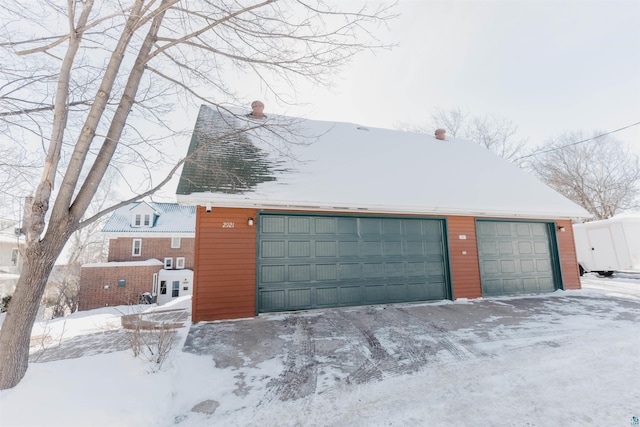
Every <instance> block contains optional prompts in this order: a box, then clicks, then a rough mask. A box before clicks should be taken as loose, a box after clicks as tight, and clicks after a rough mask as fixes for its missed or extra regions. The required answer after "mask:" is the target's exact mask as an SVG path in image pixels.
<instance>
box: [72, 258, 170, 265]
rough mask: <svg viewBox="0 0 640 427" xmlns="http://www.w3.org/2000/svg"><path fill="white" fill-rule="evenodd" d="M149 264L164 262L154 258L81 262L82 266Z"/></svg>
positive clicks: (161, 263)
mask: <svg viewBox="0 0 640 427" xmlns="http://www.w3.org/2000/svg"><path fill="white" fill-rule="evenodd" d="M149 265H164V263H163V262H162V261H160V260H157V259H155V258H151V259H148V260H146V261H110V262H94V263H89V264H82V267H143V266H149Z"/></svg>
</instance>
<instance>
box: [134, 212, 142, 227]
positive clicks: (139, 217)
mask: <svg viewBox="0 0 640 427" xmlns="http://www.w3.org/2000/svg"><path fill="white" fill-rule="evenodd" d="M141 223H142V215H140V214H136V216H135V218H134V220H133V225H135V226H136V227H140V224H141Z"/></svg>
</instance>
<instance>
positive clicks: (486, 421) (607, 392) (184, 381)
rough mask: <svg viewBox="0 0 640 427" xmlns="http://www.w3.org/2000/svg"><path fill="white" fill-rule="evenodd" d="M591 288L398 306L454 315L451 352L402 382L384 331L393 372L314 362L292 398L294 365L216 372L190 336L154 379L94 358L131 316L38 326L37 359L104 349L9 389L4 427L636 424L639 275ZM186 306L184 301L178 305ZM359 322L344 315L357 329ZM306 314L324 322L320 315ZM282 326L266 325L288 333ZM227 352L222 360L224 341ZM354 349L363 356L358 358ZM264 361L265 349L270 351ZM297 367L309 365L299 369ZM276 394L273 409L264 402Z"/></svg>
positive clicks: (93, 315) (99, 315)
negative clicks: (305, 386) (63, 351)
mask: <svg viewBox="0 0 640 427" xmlns="http://www.w3.org/2000/svg"><path fill="white" fill-rule="evenodd" d="M582 283H583V289H582V290H580V291H568V292H562V291H560V292H555V293H553V294H547V295H543V296H536V297H533V298H532V297H531V296H525V297H518V298H497V299H492V300H470V301H457V302H443V303H429V304H424V305H423V306H416V305H401V307H400V310H401V311H403V312H409V311H411V310H414V311H413V312H414V313H416V312H417V311H415V310H418V309H419V310H422V311H421V313H422V314H423V315H424V316H431V315H432V314H433V315H434V316H435V317H438V316H439V315H440V314H439V313H442V312H444V311H451V310H453V311H454V312H455V313H457V315H458V316H460V322H459V324H458V325H455V327H451V328H450V330H449V332H450V333H449V334H448V335H447V339H446V340H445V341H446V342H445V344H446V345H445V347H448V348H447V349H446V350H448V351H444V350H443V351H440V352H438V353H437V354H434V357H433V361H432V362H430V363H427V364H425V365H424V366H422V367H420V368H419V369H417V370H414V371H413V372H405V371H403V370H402V369H396V368H393V367H389V366H390V365H388V363H393V362H394V361H402V360H404V359H403V358H402V357H401V356H402V355H399V354H398V349H397V348H396V347H394V345H395V344H396V343H395V342H394V341H393V339H392V338H393V334H392V332H402V330H401V328H402V325H386V326H385V327H383V328H378V329H375V330H373V329H372V330H373V331H374V332H375V333H374V334H373V335H372V336H367V339H368V340H369V341H372V340H373V341H375V342H378V343H379V344H380V345H381V350H380V351H383V352H384V354H386V355H390V356H389V357H387V359H385V358H384V357H383V356H380V357H375V356H376V355H375V354H371V355H370V356H372V357H371V360H373V361H374V362H375V361H376V360H377V361H378V362H379V363H380V364H381V365H383V364H384V363H387V365H386V366H387V368H388V369H382V368H381V370H380V372H382V375H380V376H378V377H376V378H373V379H371V380H369V381H360V382H358V381H344V379H345V376H342V377H341V372H340V371H339V370H338V369H337V368H335V361H333V362H332V363H333V365H332V364H331V363H329V362H330V361H327V360H323V359H322V357H321V356H320V355H316V356H314V357H315V360H313V361H311V362H310V363H308V364H309V365H313V366H312V367H313V368H314V369H316V370H317V372H316V377H314V378H315V379H314V381H315V382H316V383H317V385H315V386H314V388H313V389H310V390H307V392H306V393H303V394H301V395H299V396H295V395H289V396H288V398H284V397H283V396H284V395H283V394H280V395H275V394H273V390H272V389H273V388H274V385H275V384H277V379H278V378H281V377H283V375H284V376H286V374H287V372H285V371H286V370H287V369H289V368H290V365H291V364H290V363H289V362H291V361H287V360H284V359H285V358H283V357H269V355H268V354H263V355H262V356H264V357H261V358H258V359H259V360H255V359H256V358H255V357H253V359H254V360H251V361H250V360H248V359H250V358H251V356H250V355H249V354H240V353H241V352H239V354H237V359H238V360H235V361H229V363H221V361H220V359H219V358H216V357H215V356H214V355H211V354H208V355H207V354H195V353H194V352H189V351H186V350H184V351H183V343H185V341H188V340H187V334H188V332H189V328H188V326H185V327H184V328H182V329H180V330H179V331H178V339H177V342H176V345H175V348H174V350H173V353H172V354H171V355H170V357H169V360H168V361H167V363H165V364H164V365H163V366H162V367H161V368H160V369H158V368H157V367H156V366H155V365H154V364H153V363H152V362H149V361H147V360H142V359H139V358H134V357H133V356H132V352H131V350H120V351H113V352H105V353H101V351H99V348H100V347H101V346H103V347H105V348H106V347H108V345H107V344H106V341H101V339H103V340H104V339H106V338H101V337H107V336H109V333H113V334H118V333H123V332H122V331H120V326H119V317H120V316H121V315H122V314H123V312H126V313H125V314H127V313H129V312H130V311H129V310H130V308H128V307H119V308H108V309H100V310H93V311H90V312H81V313H76V314H74V315H71V316H68V317H66V318H64V319H58V320H56V321H50V322H48V323H40V324H37V325H36V327H35V328H34V331H33V335H32V343H33V345H34V347H33V351H34V352H37V351H41V350H42V348H45V352H44V353H43V354H45V355H46V354H47V350H46V349H51V350H53V349H54V348H55V347H56V346H58V345H59V344H60V343H64V342H72V341H70V340H73V339H79V338H83V337H84V336H86V337H92V338H91V340H92V341H91V342H92V343H93V344H92V345H94V346H95V349H94V350H95V351H94V352H92V353H91V354H92V355H85V356H83V357H80V358H73V359H66V360H58V361H51V362H44V363H31V364H30V366H29V370H28V371H27V374H26V376H25V378H24V380H23V381H22V382H21V383H20V384H19V385H18V386H17V387H15V388H14V389H11V390H5V391H2V392H0V425H2V426H7V427H9V426H11V427H13V426H171V425H178V426H189V427H190V426H202V425H211V426H216V425H221V426H233V425H238V426H244V425H256V426H258V425H260V426H265V425H267V426H272V425H292V426H294V425H295V426H298V425H299V426H303V425H312V426H324V425H331V426H334V425H335V426H349V425H353V426H369V425H373V426H385V425H433V426H439V425H461V426H468V425H473V426H511V425H513V426H522V425H529V426H550V425H562V426H587V425H588V426H629V425H633V422H634V421H633V417H640V329H639V327H640V324H639V323H640V277H636V276H634V275H617V276H614V277H613V278H598V277H596V276H595V275H587V276H585V277H584V278H583V281H582ZM531 301H533V303H531ZM188 304H189V301H188V300H183V301H180V302H179V303H178V305H177V306H188ZM481 305H482V306H483V307H485V308H486V307H489V308H497V309H499V308H501V307H504V310H503V311H496V313H494V314H492V315H488V316H487V315H484V317H483V318H482V320H481V323H482V324H481V325H480V324H478V325H476V324H474V321H475V320H474V319H471V320H470V319H467V318H466V317H465V313H470V312H473V311H474V309H476V308H479V307H480V306H481ZM529 307H530V308H529ZM143 308H144V307H143ZM163 308H166V307H163ZM376 310H383V309H382V308H374V309H370V310H369V311H370V312H372V313H373V314H375V315H378V314H379V312H377V311H376ZM508 310H510V312H512V313H517V315H518V316H519V317H518V319H517V322H516V321H515V320H514V319H513V318H510V317H509V316H507V315H505V313H507V312H508ZM391 311H392V310H386V311H384V314H385V315H390V313H391ZM354 313H355V314H354ZM357 313H358V312H357V311H355V312H351V313H346V314H344V317H347V316H348V315H350V316H352V318H355V315H356V314H357ZM306 316H307V317H306V319H312V318H319V317H322V315H321V314H319V313H318V312H315V313H310V314H308V315H306ZM262 317H263V316H261V318H262ZM284 317H286V315H275V316H271V319H273V322H279V321H280V320H279V319H282V318H284ZM264 318H265V319H269V316H264ZM251 322H252V321H251V320H249V321H247V320H243V321H239V322H224V325H225V328H227V329H229V330H232V328H233V325H234V324H237V325H243V327H245V328H249V329H251V327H256V326H257V325H258V323H257V322H256V321H254V323H251ZM261 322H264V321H263V320H261ZM465 322H466V323H465ZM252 325H253V326H252ZM365 326H366V325H365ZM394 328H396V329H394ZM365 335H366V334H365ZM340 338H341V337H336V336H330V337H328V338H327V337H325V341H323V343H322V345H323V346H326V345H328V344H327V343H329V342H334V343H335V345H336V346H337V345H338V343H339V342H340ZM428 338H429V337H416V339H417V340H420V339H428ZM281 339H284V338H282V337H281ZM327 339H329V341H328V340H327ZM191 341H193V340H191ZM441 341H442V340H441ZM110 342H111V341H110ZM219 344H220V345H221V347H219V348H222V349H225V343H219ZM254 344H256V345H257V344H259V343H254ZM352 344H353V347H354V351H355V350H358V351H360V352H362V349H357V348H356V347H357V343H355V342H352ZM109 345H110V344H109ZM191 345H192V346H193V342H191ZM242 345H247V343H244V344H242ZM287 345H289V344H287ZM319 346H320V341H318V342H317V343H316V347H318V349H319ZM187 347H189V346H187ZM187 347H185V349H186V348H187ZM235 348H236V347H228V348H226V350H227V351H228V350H229V349H235ZM452 349H454V350H455V351H456V352H457V353H458V354H457V355H458V356H459V357H454V356H455V355H456V354H455V353H451V350H452ZM51 350H50V351H51ZM269 351H270V347H265V348H264V350H262V352H263V353H268V352H269ZM340 351H344V349H342V348H341V349H340ZM318 354H319V353H318ZM337 354H341V353H337ZM343 355H344V358H345V360H346V359H348V358H349V357H350V355H349V354H348V352H345V353H344V354H343ZM228 356H229V355H228ZM391 356H393V357H391ZM414 356H415V355H414ZM385 361H386V362H385ZM294 362H295V363H297V365H296V366H297V367H299V368H303V367H301V366H300V363H301V362H304V360H302V361H294ZM383 362H384V363H383ZM288 363H289V365H288ZM288 366H289V368H288ZM291 366H293V365H291ZM332 366H334V368H332ZM296 372H297V371H296ZM300 372H302V371H300ZM352 378H353V376H352ZM269 393H271V398H266V397H265V396H268V395H270V394H269ZM274 396H275V397H274Z"/></svg>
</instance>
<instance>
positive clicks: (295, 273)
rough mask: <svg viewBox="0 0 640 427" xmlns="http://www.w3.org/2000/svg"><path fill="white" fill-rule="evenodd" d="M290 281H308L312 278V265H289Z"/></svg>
mask: <svg viewBox="0 0 640 427" xmlns="http://www.w3.org/2000/svg"><path fill="white" fill-rule="evenodd" d="M287 279H288V280H287V281H289V282H308V281H310V280H311V266H310V265H308V264H307V265H290V266H289V277H287Z"/></svg>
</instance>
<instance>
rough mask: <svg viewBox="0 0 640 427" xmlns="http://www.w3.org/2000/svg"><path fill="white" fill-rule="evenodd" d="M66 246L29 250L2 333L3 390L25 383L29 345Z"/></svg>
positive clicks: (0, 372) (38, 246) (0, 371)
mask: <svg viewBox="0 0 640 427" xmlns="http://www.w3.org/2000/svg"><path fill="white" fill-rule="evenodd" d="M60 252H62V246H61V245H60V244H57V245H47V244H46V243H45V242H44V241H40V242H36V243H34V244H33V245H31V246H30V247H29V248H27V250H26V255H27V256H25V260H24V265H23V270H22V275H21V276H20V279H19V280H18V284H17V286H16V290H15V292H14V294H13V296H12V298H11V302H10V303H9V308H8V310H7V313H6V317H5V319H4V323H3V324H2V329H0V390H5V389H8V388H12V387H14V386H15V385H16V384H18V383H19V382H20V380H22V377H24V374H25V372H26V371H27V366H28V363H29V341H30V339H31V329H32V328H33V324H34V322H35V320H36V315H37V313H38V307H39V305H40V300H41V299H42V295H43V293H44V288H45V286H46V284H47V279H48V277H49V274H50V273H51V270H52V269H53V265H54V262H55V260H56V259H57V257H58V255H59V254H60Z"/></svg>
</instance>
